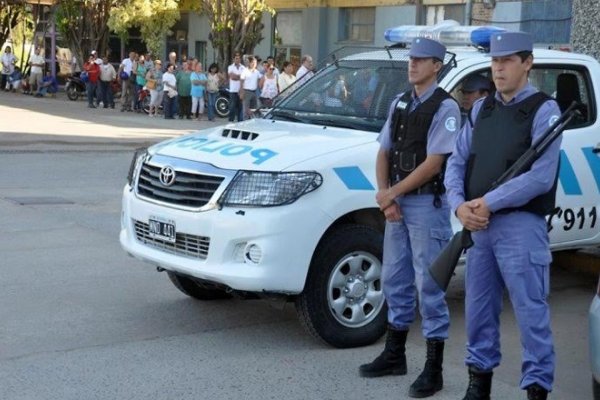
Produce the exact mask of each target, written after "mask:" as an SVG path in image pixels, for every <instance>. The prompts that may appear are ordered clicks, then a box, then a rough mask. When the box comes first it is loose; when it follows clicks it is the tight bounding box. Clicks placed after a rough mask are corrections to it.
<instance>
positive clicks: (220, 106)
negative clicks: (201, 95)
mask: <svg viewBox="0 0 600 400" xmlns="http://www.w3.org/2000/svg"><path fill="white" fill-rule="evenodd" d="M215 110H216V112H217V115H218V116H219V117H221V118H227V117H228V116H229V99H228V98H227V97H225V96H218V97H217V100H215Z"/></svg>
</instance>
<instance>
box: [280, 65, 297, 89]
mask: <svg viewBox="0 0 600 400" xmlns="http://www.w3.org/2000/svg"><path fill="white" fill-rule="evenodd" d="M293 70H294V65H293V64H292V63H291V62H289V61H285V62H284V63H283V72H282V73H281V74H279V78H278V79H277V83H278V84H279V93H281V92H283V91H284V90H285V89H287V88H288V86H290V85H292V84H293V83H294V82H296V77H295V76H294V74H293V73H292V71H293Z"/></svg>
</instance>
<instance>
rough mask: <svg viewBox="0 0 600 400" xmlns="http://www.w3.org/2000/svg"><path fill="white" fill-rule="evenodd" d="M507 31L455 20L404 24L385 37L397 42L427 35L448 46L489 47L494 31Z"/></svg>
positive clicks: (389, 31) (410, 40)
mask: <svg viewBox="0 0 600 400" xmlns="http://www.w3.org/2000/svg"><path fill="white" fill-rule="evenodd" d="M496 32H506V29H504V28H498V27H496V26H463V25H460V24H459V23H458V22H456V21H453V20H446V21H443V22H440V23H439V24H437V25H433V26H431V25H403V26H398V27H396V28H390V29H387V30H386V31H385V33H384V36H385V39H386V40H387V41H390V42H395V43H411V42H412V41H413V39H415V38H418V37H425V38H429V39H434V40H437V41H439V42H441V43H443V44H445V45H446V46H475V47H489V46H490V38H491V36H492V34H493V33H496Z"/></svg>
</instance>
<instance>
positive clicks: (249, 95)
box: [240, 56, 260, 117]
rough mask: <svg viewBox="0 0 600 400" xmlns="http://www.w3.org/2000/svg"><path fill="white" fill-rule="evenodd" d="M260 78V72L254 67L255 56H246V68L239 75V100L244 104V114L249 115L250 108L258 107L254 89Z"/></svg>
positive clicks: (256, 87)
mask: <svg viewBox="0 0 600 400" xmlns="http://www.w3.org/2000/svg"><path fill="white" fill-rule="evenodd" d="M259 80H260V72H258V70H257V69H256V58H254V57H252V56H250V57H248V68H246V69H245V70H244V72H242V76H241V77H240V85H241V87H242V90H240V100H242V103H243V105H244V116H245V117H250V115H251V114H252V111H251V110H252V109H256V108H258V97H257V96H256V89H258V81H259Z"/></svg>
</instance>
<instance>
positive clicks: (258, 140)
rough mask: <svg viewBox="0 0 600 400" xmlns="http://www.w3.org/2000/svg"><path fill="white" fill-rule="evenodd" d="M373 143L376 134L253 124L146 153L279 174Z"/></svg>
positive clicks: (217, 130)
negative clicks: (301, 163) (311, 160)
mask: <svg viewBox="0 0 600 400" xmlns="http://www.w3.org/2000/svg"><path fill="white" fill-rule="evenodd" d="M376 139H377V134H376V133H373V132H365V131H359V130H352V129H344V128H332V127H326V126H323V125H309V124H301V123H295V122H287V121H277V120H270V119H252V120H248V121H244V122H241V123H230V124H227V125H223V126H220V127H217V128H212V129H207V130H203V131H200V132H198V133H192V134H189V135H185V136H182V137H179V138H176V139H172V140H169V141H166V142H162V143H158V144H156V145H154V146H153V147H152V148H151V149H150V151H151V153H153V154H159V155H163V156H168V157H175V158H181V159H185V160H192V161H199V162H205V163H208V164H212V165H214V166H215V167H218V168H225V169H232V170H239V169H244V170H258V171H265V170H267V171H281V170H285V169H286V168H290V167H293V165H295V164H297V163H300V162H303V161H306V160H308V159H311V158H315V157H320V156H323V155H325V154H328V153H333V152H336V151H340V150H343V149H347V148H351V147H355V146H360V145H363V144H367V143H372V142H374V141H375V140H376Z"/></svg>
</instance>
